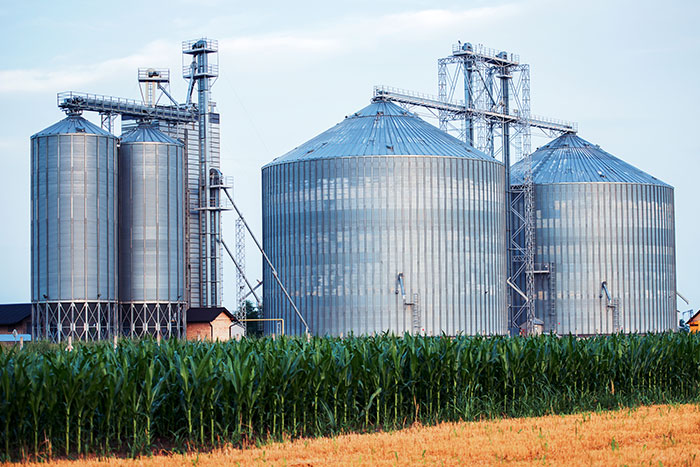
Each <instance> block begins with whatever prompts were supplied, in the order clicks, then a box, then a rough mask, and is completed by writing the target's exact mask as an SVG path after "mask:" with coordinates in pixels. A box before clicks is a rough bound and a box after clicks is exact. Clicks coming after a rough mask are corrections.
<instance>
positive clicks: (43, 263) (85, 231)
mask: <svg viewBox="0 0 700 467" xmlns="http://www.w3.org/2000/svg"><path fill="white" fill-rule="evenodd" d="M31 174H32V175H31V236H32V239H31V248H32V255H31V257H32V258H31V263H32V267H31V270H32V284H31V288H32V303H33V319H32V322H33V328H34V332H33V334H34V336H36V338H39V339H42V338H46V339H51V340H54V341H61V340H65V339H67V338H68V337H69V336H71V337H73V338H75V339H84V340H92V339H104V338H107V337H110V336H111V335H112V334H113V333H114V331H115V329H116V321H117V320H116V316H117V300H118V295H117V287H118V285H117V281H118V279H117V271H118V265H117V237H118V232H117V215H118V214H117V140H116V138H115V137H114V136H113V135H112V134H110V133H108V132H106V131H104V130H102V129H100V128H99V127H97V126H96V125H93V124H92V123H90V122H88V121H87V120H85V119H84V118H82V117H80V116H79V115H75V114H73V115H69V116H68V117H67V118H65V119H64V120H61V121H60V122H58V123H56V124H54V125H52V126H50V127H48V128H46V129H45V130H43V131H40V132H39V133H37V134H35V135H33V136H32V137H31Z"/></svg>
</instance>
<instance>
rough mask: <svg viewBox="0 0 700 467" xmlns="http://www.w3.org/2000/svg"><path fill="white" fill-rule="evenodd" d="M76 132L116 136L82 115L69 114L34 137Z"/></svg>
mask: <svg viewBox="0 0 700 467" xmlns="http://www.w3.org/2000/svg"><path fill="white" fill-rule="evenodd" d="M75 133H79V134H89V135H101V136H112V137H114V135H113V134H111V133H110V132H108V131H105V130H103V129H102V128H100V127H98V126H97V125H95V124H94V123H92V122H89V121H87V120H85V119H84V118H83V117H81V116H80V115H69V116H68V117H66V118H64V119H63V120H61V121H60V122H56V123H54V124H53V125H51V126H50V127H48V128H45V129H43V130H41V131H40V132H38V133H36V134H34V135H33V136H32V138H36V137H37V136H50V135H68V134H75Z"/></svg>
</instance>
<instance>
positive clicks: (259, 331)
mask: <svg viewBox="0 0 700 467" xmlns="http://www.w3.org/2000/svg"><path fill="white" fill-rule="evenodd" d="M243 306H244V307H245V310H246V317H247V318H248V319H260V318H262V303H261V304H260V305H259V306H257V307H256V306H255V305H253V302H251V301H250V300H246V301H245V303H244V304H243ZM245 325H246V335H247V336H250V337H253V336H255V337H260V336H262V335H263V323H262V322H260V321H247V322H246V323H245Z"/></svg>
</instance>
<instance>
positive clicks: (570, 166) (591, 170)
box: [510, 133, 670, 187]
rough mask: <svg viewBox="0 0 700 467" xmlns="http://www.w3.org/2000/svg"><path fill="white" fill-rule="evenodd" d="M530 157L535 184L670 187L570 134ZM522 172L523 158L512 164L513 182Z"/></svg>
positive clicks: (511, 179)
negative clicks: (620, 184)
mask: <svg viewBox="0 0 700 467" xmlns="http://www.w3.org/2000/svg"><path fill="white" fill-rule="evenodd" d="M531 160H532V180H533V183H535V184H541V185H545V184H552V183H581V182H585V183H606V182H607V183H639V184H646V185H661V186H667V187H668V186H670V185H668V184H666V183H664V182H662V181H661V180H659V179H658V178H656V177H653V176H651V175H649V174H648V173H646V172H644V171H642V170H639V169H638V168H636V167H634V166H633V165H630V164H628V163H627V162H625V161H623V160H621V159H618V158H617V157H615V156H613V155H612V154H610V153H608V152H605V151H603V150H602V149H601V148H600V146H598V145H596V144H592V143H589V142H588V141H586V140H585V139H583V138H581V137H579V136H578V135H575V134H572V133H566V134H563V135H561V136H560V137H558V138H556V139H555V140H553V141H550V142H549V143H548V144H546V145H544V146H542V147H541V148H539V149H538V150H537V151H535V152H533V153H532V156H531ZM524 171H525V164H524V163H523V161H520V162H518V163H516V164H514V165H513V166H512V167H511V171H510V182H511V184H512V185H520V184H522V183H523V180H524V176H525V173H524Z"/></svg>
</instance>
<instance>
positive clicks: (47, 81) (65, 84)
mask: <svg viewBox="0 0 700 467" xmlns="http://www.w3.org/2000/svg"><path fill="white" fill-rule="evenodd" d="M520 8H521V6H518V5H514V4H507V5H501V6H496V7H482V8H474V9H467V10H462V11H450V10H441V9H431V10H421V11H411V12H404V13H398V14H389V15H383V16H379V17H361V18H353V19H346V20H341V21H339V22H335V23H332V24H328V23H326V24H323V25H322V26H320V27H318V28H316V29H305V30H296V31H295V30H292V31H288V32H283V33H279V32H275V33H263V34H258V35H249V36H238V37H236V36H234V37H229V38H222V39H221V40H220V41H219V49H220V51H221V53H222V54H224V55H226V56H227V57H228V58H229V59H228V60H227V62H228V61H230V62H232V63H235V66H236V67H246V63H247V65H248V66H249V67H251V68H257V66H258V65H260V62H265V61H269V58H270V57H273V58H274V59H275V60H276V63H270V64H269V66H270V67H271V68H274V67H276V66H279V63H280V62H283V63H284V64H285V65H287V64H294V63H297V64H302V63H308V62H309V61H314V60H320V59H323V58H325V57H328V56H329V55H331V54H338V53H349V52H351V51H354V50H357V49H366V48H368V47H375V46H376V44H377V41H378V40H387V39H393V40H396V41H402V42H403V43H411V42H415V41H420V40H422V38H423V37H425V35H426V34H428V33H434V32H436V31H443V30H446V29H453V28H454V27H455V26H459V25H464V26H465V29H466V27H467V26H469V24H473V23H474V22H479V23H480V24H483V23H484V22H487V21H495V20H502V19H503V18H504V16H509V15H513V14H515V13H517V11H518V10H519V9H520ZM178 52H179V49H178V48H177V47H173V44H172V43H171V42H169V41H163V40H159V41H154V42H151V43H150V44H147V45H146V46H145V47H144V48H143V49H142V50H141V51H140V52H138V53H135V54H131V55H127V56H125V57H121V58H113V59H109V60H104V61H102V62H97V63H93V64H86V65H74V66H63V67H60V66H55V67H53V68H52V69H45V68H34V69H14V70H0V94H11V93H42V92H57V91H62V90H79V89H81V88H84V87H85V86H87V85H90V84H92V83H97V82H100V81H105V80H109V79H110V78H113V77H114V76H115V75H119V76H124V75H125V73H134V72H135V69H136V68H138V67H143V66H162V65H159V64H165V65H166V66H167V64H173V63H178V61H179V59H178V57H177V54H178ZM262 57H265V58H264V59H263V58H262ZM166 59H167V60H166ZM231 59H232V60H231ZM56 62H57V61H54V63H56ZM164 62H165V63H164ZM265 68H266V67H265ZM257 69H258V70H259V68H257ZM173 76H177V73H174V74H173Z"/></svg>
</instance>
